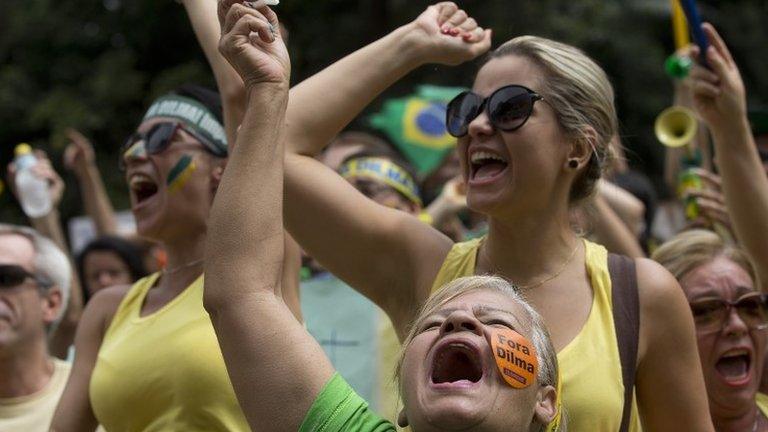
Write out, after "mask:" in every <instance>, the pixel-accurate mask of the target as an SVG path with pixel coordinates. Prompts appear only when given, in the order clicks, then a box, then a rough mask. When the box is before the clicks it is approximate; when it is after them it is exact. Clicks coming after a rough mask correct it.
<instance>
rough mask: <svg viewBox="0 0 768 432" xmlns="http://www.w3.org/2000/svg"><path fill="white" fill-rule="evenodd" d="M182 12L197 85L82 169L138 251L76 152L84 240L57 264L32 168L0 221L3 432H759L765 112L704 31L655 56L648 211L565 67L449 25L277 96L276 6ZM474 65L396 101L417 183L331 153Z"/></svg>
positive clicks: (369, 136) (617, 144)
mask: <svg viewBox="0 0 768 432" xmlns="http://www.w3.org/2000/svg"><path fill="white" fill-rule="evenodd" d="M180 3H181V4H182V5H183V7H184V8H185V10H186V12H187V15H188V17H189V21H190V24H191V26H192V28H193V29H194V31H195V35H196V37H197V39H198V42H199V44H200V47H201V49H202V51H203V52H204V54H205V56H206V58H207V60H208V62H209V65H210V68H211V71H212V73H213V76H214V77H215V80H216V83H217V87H218V88H217V90H212V89H208V88H205V87H202V86H199V85H195V84H187V85H183V86H181V87H179V88H177V89H175V90H174V91H171V92H169V93H167V94H165V95H163V96H161V97H159V98H157V99H156V100H154V101H153V102H152V103H151V104H150V105H149V106H148V107H147V108H146V114H145V115H144V116H143V117H142V118H140V119H136V124H137V126H136V129H135V131H134V133H133V134H131V136H130V137H128V139H127V140H126V141H125V143H124V144H123V145H122V147H121V148H120V152H119V155H120V158H119V163H116V164H115V166H114V167H112V166H110V167H103V166H102V167H101V168H102V169H120V170H122V172H124V175H125V180H126V183H127V187H128V191H129V194H130V202H131V212H132V214H133V219H134V221H135V228H133V229H132V230H128V231H129V232H126V230H125V229H121V228H120V227H119V226H118V225H119V224H118V218H117V216H116V212H115V210H114V209H113V206H112V203H111V201H110V198H109V196H108V194H107V192H106V188H105V186H104V183H103V181H102V178H101V174H100V172H99V166H97V163H96V155H95V151H94V146H93V145H92V144H91V143H90V142H89V140H88V139H87V138H86V137H85V136H83V135H82V134H81V133H80V132H78V131H76V130H74V129H71V130H69V131H68V133H67V136H68V138H69V141H70V144H69V146H68V147H67V148H66V150H65V151H64V152H63V162H64V163H63V165H64V166H65V167H66V168H67V169H68V170H69V171H71V173H72V174H73V175H74V176H75V178H76V179H77V184H78V188H79V190H80V195H81V196H82V207H83V212H84V214H86V215H87V216H88V217H89V218H90V219H91V221H92V222H93V226H94V227H95V236H94V237H93V238H92V239H91V240H90V241H89V242H87V244H86V245H85V246H84V247H82V248H78V249H77V250H76V251H72V248H71V247H70V244H69V243H70V242H68V240H67V237H66V236H65V234H64V229H63V227H62V221H61V218H60V215H59V213H58V211H57V209H58V206H59V204H60V201H61V198H62V196H63V188H64V182H63V181H62V180H61V177H60V174H59V173H57V172H56V171H55V170H54V168H53V165H52V164H51V161H50V159H49V158H50V157H53V156H54V155H52V154H46V153H45V152H43V151H42V150H36V151H35V157H36V164H35V166H34V167H33V168H32V172H33V173H34V175H35V176H37V177H38V178H41V179H44V180H45V181H46V182H47V184H48V191H49V194H50V200H51V202H52V203H53V206H52V209H51V211H49V212H48V213H46V214H44V215H42V216H34V217H30V218H29V225H30V227H24V226H17V225H10V224H0V364H2V366H3V367H2V368H1V371H0V432H5V431H30V432H35V431H47V430H54V431H57V432H68V431H72V432H79V431H94V430H106V431H165V430H177V431H241V430H242V431H246V430H254V431H294V430H299V431H329V432H330V431H390V430H392V431H394V430H400V429H399V428H404V429H406V430H408V429H409V430H413V431H415V432H425V431H438V430H473V431H502V430H503V431H566V430H571V431H606V432H609V431H610V432H613V431H621V432H629V431H641V430H647V431H683V430H684V431H722V432H732V431H733V432H735V431H744V432H748V431H768V372H767V373H766V374H763V371H764V370H765V369H766V366H768V363H766V355H765V353H766V352H765V351H766V348H768V346H767V345H768V343H767V341H766V330H768V304H767V303H766V301H767V299H768V297H766V295H765V294H764V292H763V284H764V281H765V280H766V278H768V168H766V167H768V165H766V157H765V153H766V148H764V147H766V139H767V137H768V121H767V119H766V117H768V115H766V113H765V112H762V111H757V110H755V111H748V110H747V92H746V90H745V87H744V84H743V82H742V79H741V75H740V73H739V69H738V67H737V65H736V63H735V62H734V60H733V57H732V56H731V54H730V52H729V49H728V47H727V46H726V44H725V42H724V41H723V40H722V38H721V37H720V35H719V34H718V32H717V31H716V30H715V28H714V27H713V26H711V25H710V24H707V23H705V24H704V25H703V26H702V30H703V32H704V33H705V35H706V38H707V40H708V42H709V46H708V47H707V48H706V50H705V51H703V52H702V50H701V49H699V47H697V46H693V45H692V46H690V47H686V48H685V49H683V50H680V51H679V52H678V53H677V55H679V56H682V57H686V58H690V59H691V60H692V62H693V66H692V68H691V70H690V73H689V74H688V75H687V76H685V77H678V78H676V79H675V83H674V88H675V93H674V95H670V99H673V104H674V105H675V106H679V107H685V108H686V109H688V110H690V112H692V113H693V116H692V117H691V118H692V119H693V121H694V123H693V126H689V128H691V127H692V128H693V129H692V130H688V131H686V132H690V135H691V139H690V140H688V142H685V143H683V144H684V145H683V146H681V147H678V148H672V147H669V148H667V150H666V158H667V161H666V167H665V169H666V171H665V180H666V183H667V185H668V187H669V188H670V189H672V190H674V192H675V194H673V195H674V197H673V198H671V199H666V200H661V199H660V198H659V195H657V193H656V192H655V190H654V189H653V186H652V182H651V181H650V180H649V179H648V177H647V176H646V175H644V174H643V173H641V172H638V171H635V170H633V169H632V168H630V167H629V166H628V164H627V161H626V157H625V151H624V149H623V147H622V144H621V138H620V137H621V131H620V130H619V126H618V119H617V114H616V109H615V100H614V99H615V97H614V93H613V88H612V85H611V82H610V79H609V77H608V76H607V75H606V73H605V72H604V71H603V69H602V68H601V66H600V65H598V64H597V63H596V62H594V61H593V60H592V59H591V58H590V57H589V56H588V53H584V52H583V51H581V50H580V49H578V48H577V47H574V46H570V45H567V44H564V43H561V42H557V41H554V40H550V39H546V38H542V37H536V36H519V37H516V38H514V39H512V40H509V41H493V45H495V46H496V48H495V49H491V46H492V33H491V30H489V29H485V28H483V27H481V25H482V23H479V22H477V21H476V20H475V19H474V18H473V17H472V16H471V15H469V14H468V12H465V11H464V10H462V9H460V8H459V6H457V5H456V4H454V3H451V2H443V3H438V4H435V5H433V6H429V7H428V8H426V10H425V11H424V12H423V13H422V14H421V15H420V16H418V17H416V18H415V19H414V20H413V21H412V22H410V23H406V24H404V25H403V26H401V27H399V28H397V29H395V30H394V31H392V32H391V33H390V34H388V35H386V36H384V37H382V38H381V39H379V40H377V41H375V42H373V43H371V44H370V45H367V46H365V47H362V48H360V49H359V50H357V51H355V52H353V53H351V54H349V55H348V56H346V57H345V58H343V59H341V60H339V61H337V62H336V63H333V64H331V65H330V66H328V67H326V68H325V69H324V70H322V71H320V72H319V73H317V74H315V75H314V76H312V77H310V78H308V79H306V80H304V81H303V82H301V83H299V84H297V85H295V86H293V87H291V88H289V87H290V86H289V83H290V77H291V63H290V56H289V52H288V49H287V48H286V38H287V30H285V28H284V27H283V26H282V25H281V24H280V22H279V20H278V16H277V15H276V13H275V11H273V10H272V9H271V8H270V6H268V4H272V3H276V2H272V1H268V0H258V1H254V2H243V1H240V0H218V1H215V0H181V1H180ZM273 7H274V6H273ZM275 10H277V11H279V6H277V8H276V9H275ZM469 61H476V62H478V64H479V68H478V72H477V74H476V76H475V77H474V81H473V84H472V88H471V89H444V92H445V93H446V94H450V97H447V98H446V97H443V96H441V97H437V98H435V99H432V100H424V101H420V102H419V103H422V105H419V106H424V107H428V109H429V110H433V109H437V110H438V112H439V113H440V118H439V120H440V121H439V122H438V123H439V127H440V133H439V135H437V136H438V137H439V138H440V139H441V140H443V141H441V142H446V143H448V145H447V146H446V145H442V144H441V145H442V147H441V148H440V151H439V152H438V153H439V156H436V158H437V159H435V162H436V163H430V164H428V165H429V166H428V167H426V168H425V164H423V160H419V158H418V157H416V156H414V154H419V153H413V152H410V151H407V150H404V148H403V144H402V143H401V142H400V141H399V140H400V137H395V136H393V135H392V134H391V133H390V131H387V130H385V129H381V128H379V129H377V128H376V127H375V123H376V122H371V126H370V127H369V128H362V129H358V130H352V129H349V125H350V124H351V123H353V122H354V121H355V120H356V119H360V118H361V116H362V112H363V110H364V109H365V108H366V107H368V106H369V105H370V104H371V103H372V102H374V101H375V100H376V99H377V98H378V97H379V96H381V95H382V94H383V93H384V92H385V91H386V90H387V89H388V88H389V87H390V86H392V85H393V84H395V83H396V82H397V81H398V80H400V79H401V78H402V77H404V76H405V75H407V74H408V73H409V72H410V71H412V70H414V69H416V68H418V67H420V66H422V65H425V64H442V65H456V64H460V63H463V62H469ZM329 107H330V108H329ZM686 112H687V111H686ZM406 120H407V119H404V120H403V121H406ZM358 123H360V122H358ZM422 123H423V122H422ZM661 124H662V127H664V126H665V124H664V122H662V123H661ZM419 125H420V123H419V122H415V126H413V125H412V126H411V127H419ZM421 125H422V126H423V124H421ZM649 127H652V125H649ZM667 127H668V128H672V129H674V128H673V127H672V126H669V125H667ZM414 134H416V135H418V131H417V132H413V131H411V135H412V136H413V135H414ZM406 135H407V134H406ZM410 144H412V143H410ZM410 144H408V145H410ZM426 147H429V146H426ZM432 150H434V148H433V149H432ZM422 151H424V152H425V151H426V150H422ZM433 153H434V152H433ZM422 154H423V153H422ZM435 154H437V153H435ZM430 157H432V156H430ZM22 168H23V167H19V166H17V164H14V163H12V164H10V165H9V166H8V167H7V176H6V179H7V181H8V184H9V186H10V189H11V191H12V193H14V194H19V193H20V190H19V187H18V185H17V184H16V179H17V178H18V177H19V175H20V174H19V173H20V169H22ZM691 179H695V182H694V183H696V184H695V185H694V187H691V181H692V180H691ZM681 185H682V187H681ZM678 192H679V195H678ZM70 240H71V239H70ZM71 251H72V252H71ZM395 425H397V426H395Z"/></svg>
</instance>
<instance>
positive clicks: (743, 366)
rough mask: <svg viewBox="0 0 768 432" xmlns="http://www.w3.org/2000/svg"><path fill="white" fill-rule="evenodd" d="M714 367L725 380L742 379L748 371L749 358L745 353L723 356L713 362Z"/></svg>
mask: <svg viewBox="0 0 768 432" xmlns="http://www.w3.org/2000/svg"><path fill="white" fill-rule="evenodd" d="M715 369H717V371H718V372H719V373H720V375H721V376H722V377H723V378H725V380H726V381H742V380H743V379H744V378H746V377H747V374H748V373H749V358H748V356H746V355H741V356H735V357H723V358H721V359H720V360H718V362H717V364H715Z"/></svg>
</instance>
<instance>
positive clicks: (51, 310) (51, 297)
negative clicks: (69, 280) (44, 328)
mask: <svg viewBox="0 0 768 432" xmlns="http://www.w3.org/2000/svg"><path fill="white" fill-rule="evenodd" d="M61 301H62V295H61V289H59V287H58V286H53V287H50V288H48V289H47V290H46V292H44V293H42V294H41V295H40V306H41V307H42V310H43V321H45V324H46V325H50V324H52V323H53V322H54V321H56V318H58V317H59V311H61V308H63V307H64V305H63V304H62V303H61Z"/></svg>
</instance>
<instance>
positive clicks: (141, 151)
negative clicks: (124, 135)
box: [123, 140, 147, 160]
mask: <svg viewBox="0 0 768 432" xmlns="http://www.w3.org/2000/svg"><path fill="white" fill-rule="evenodd" d="M146 157H147V147H146V145H145V144H144V140H139V141H136V142H135V143H133V145H132V146H130V147H128V150H126V151H125V153H123V160H128V159H133V158H140V159H145V158H146Z"/></svg>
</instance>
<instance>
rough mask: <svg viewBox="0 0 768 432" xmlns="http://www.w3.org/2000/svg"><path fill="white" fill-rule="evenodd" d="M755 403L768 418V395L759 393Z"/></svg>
mask: <svg viewBox="0 0 768 432" xmlns="http://www.w3.org/2000/svg"><path fill="white" fill-rule="evenodd" d="M755 403H757V408H758V409H759V410H760V412H761V413H763V415H764V416H766V417H768V395H765V394H763V393H757V394H756V395H755Z"/></svg>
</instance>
